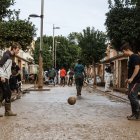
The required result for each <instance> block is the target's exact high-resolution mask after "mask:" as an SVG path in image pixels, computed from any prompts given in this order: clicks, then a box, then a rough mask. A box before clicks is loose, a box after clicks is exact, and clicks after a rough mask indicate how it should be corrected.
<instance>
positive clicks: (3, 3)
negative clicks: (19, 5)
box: [0, 0, 15, 21]
mask: <svg viewBox="0 0 140 140" xmlns="http://www.w3.org/2000/svg"><path fill="white" fill-rule="evenodd" d="M14 1H15V0H0V21H2V19H3V18H5V17H6V16H8V15H11V13H12V11H11V10H10V9H9V7H10V6H11V5H13V4H14Z"/></svg>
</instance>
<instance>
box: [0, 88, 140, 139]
mask: <svg viewBox="0 0 140 140" xmlns="http://www.w3.org/2000/svg"><path fill="white" fill-rule="evenodd" d="M47 88H49V89H50V91H42V92H39V91H37V92H36V91H31V92H30V93H28V94H25V95H24V96H23V97H22V98H21V99H19V100H16V101H14V102H13V103H12V109H13V111H15V112H16V113H18V116H16V117H2V118H0V140H30V139H31V140H69V139H71V140H139V139H140V121H128V120H127V119H126V116H127V115H129V114H130V113H131V112H130V105H129V104H127V103H125V102H122V101H119V100H117V99H114V98H111V97H109V96H106V95H103V93H98V92H97V91H96V92H95V91H93V90H92V89H89V88H84V89H83V91H82V97H79V98H78V99H77V102H76V104H75V105H73V106H71V105H69V104H68V103H67V99H68V97H70V96H75V93H76V90H75V87H74V86H73V87H68V86H66V87H59V86H56V87H47ZM3 112H4V108H1V109H0V113H3Z"/></svg>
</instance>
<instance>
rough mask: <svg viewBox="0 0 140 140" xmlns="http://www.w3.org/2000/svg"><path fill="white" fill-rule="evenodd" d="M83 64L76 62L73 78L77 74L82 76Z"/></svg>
mask: <svg viewBox="0 0 140 140" xmlns="http://www.w3.org/2000/svg"><path fill="white" fill-rule="evenodd" d="M83 72H84V66H83V65H82V64H76V66H75V67H74V73H75V78H76V77H78V76H83Z"/></svg>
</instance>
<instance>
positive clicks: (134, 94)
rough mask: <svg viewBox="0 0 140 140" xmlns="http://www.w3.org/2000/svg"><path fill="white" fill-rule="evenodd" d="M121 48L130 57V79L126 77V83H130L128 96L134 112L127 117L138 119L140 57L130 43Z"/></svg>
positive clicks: (139, 117) (139, 116)
mask: <svg viewBox="0 0 140 140" xmlns="http://www.w3.org/2000/svg"><path fill="white" fill-rule="evenodd" d="M121 50H122V52H123V54H124V55H125V56H128V57H129V61H128V79H126V83H127V84H128V98H129V100H130V103H131V110H132V114H131V115H130V116H127V119H128V120H138V119H140V113H139V107H140V105H139V100H138V91H139V89H140V57H139V56H138V55H136V54H134V53H133V51H132V48H131V46H130V44H129V43H125V44H124V45H123V46H122V47H121Z"/></svg>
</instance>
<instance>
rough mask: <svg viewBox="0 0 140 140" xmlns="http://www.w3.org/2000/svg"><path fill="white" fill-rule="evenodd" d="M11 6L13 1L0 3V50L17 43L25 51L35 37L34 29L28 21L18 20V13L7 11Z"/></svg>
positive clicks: (8, 0) (6, 0) (7, 0)
mask: <svg viewBox="0 0 140 140" xmlns="http://www.w3.org/2000/svg"><path fill="white" fill-rule="evenodd" d="M13 4H14V0H1V1H0V6H1V7H0V49H3V48H5V47H9V46H10V44H11V43H12V42H17V43H19V44H20V45H21V47H22V49H23V50H26V49H27V46H29V45H30V44H31V42H32V40H33V37H34V36H35V31H36V29H35V27H34V25H33V24H32V23H31V22H30V21H29V20H20V19H19V14H20V11H16V10H10V9H9V7H10V6H11V5H13ZM5 18H6V20H5Z"/></svg>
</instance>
